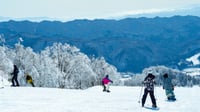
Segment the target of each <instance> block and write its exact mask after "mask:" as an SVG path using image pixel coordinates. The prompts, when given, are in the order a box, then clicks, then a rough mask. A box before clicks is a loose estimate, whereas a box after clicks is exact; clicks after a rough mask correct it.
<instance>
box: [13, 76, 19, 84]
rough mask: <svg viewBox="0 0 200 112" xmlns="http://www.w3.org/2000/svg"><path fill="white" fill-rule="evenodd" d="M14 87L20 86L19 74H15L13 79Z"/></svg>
mask: <svg viewBox="0 0 200 112" xmlns="http://www.w3.org/2000/svg"><path fill="white" fill-rule="evenodd" d="M15 82H16V85H15ZM12 86H19V82H18V80H17V74H14V76H13V78H12Z"/></svg>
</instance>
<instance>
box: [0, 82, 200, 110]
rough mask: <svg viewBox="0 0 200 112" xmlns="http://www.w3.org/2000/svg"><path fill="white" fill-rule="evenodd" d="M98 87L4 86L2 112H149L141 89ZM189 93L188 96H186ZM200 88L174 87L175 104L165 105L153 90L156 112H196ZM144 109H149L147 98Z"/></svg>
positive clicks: (161, 92)
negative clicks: (142, 104)
mask: <svg viewBox="0 0 200 112" xmlns="http://www.w3.org/2000/svg"><path fill="white" fill-rule="evenodd" d="M110 90H111V93H105V92H102V87H101V86H96V87H92V88H89V89H86V90H72V89H55V88H32V87H14V88H12V87H6V88H4V89H0V98H1V102H0V110H1V112H27V111H28V112H133V111H135V112H150V111H154V110H149V109H145V108H142V107H141V104H140V103H138V100H139V95H140V91H141V87H117V86H111V88H110ZM188 91H190V94H188ZM199 92H200V89H199V87H193V88H178V87H177V88H175V94H176V97H177V101H176V102H167V101H166V97H165V93H164V90H163V89H162V88H159V87H158V88H156V89H155V96H156V99H157V105H158V106H159V108H160V109H159V110H158V112H198V111H199V103H198V102H199V99H198V97H199V94H198V93H199ZM146 106H151V101H150V98H149V96H148V97H147V101H146Z"/></svg>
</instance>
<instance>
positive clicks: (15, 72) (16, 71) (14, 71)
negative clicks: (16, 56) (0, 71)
mask: <svg viewBox="0 0 200 112" xmlns="http://www.w3.org/2000/svg"><path fill="white" fill-rule="evenodd" d="M18 73H19V69H18V68H17V66H16V65H14V70H13V73H12V74H13V75H14V76H16V75H17V74H18Z"/></svg>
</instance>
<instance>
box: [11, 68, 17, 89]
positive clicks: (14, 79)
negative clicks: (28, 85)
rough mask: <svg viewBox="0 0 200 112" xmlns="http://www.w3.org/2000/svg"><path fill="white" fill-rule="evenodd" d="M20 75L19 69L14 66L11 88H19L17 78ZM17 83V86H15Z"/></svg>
mask: <svg viewBox="0 0 200 112" xmlns="http://www.w3.org/2000/svg"><path fill="white" fill-rule="evenodd" d="M18 73H19V69H18V68H17V66H16V65H14V70H13V73H11V74H12V75H13V77H12V85H11V86H14V87H15V86H19V82H18V80H17V76H18ZM15 83H16V85H15Z"/></svg>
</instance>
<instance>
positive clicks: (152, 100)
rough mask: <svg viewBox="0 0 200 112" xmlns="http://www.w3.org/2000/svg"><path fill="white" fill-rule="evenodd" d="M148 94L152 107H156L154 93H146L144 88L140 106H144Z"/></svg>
mask: <svg viewBox="0 0 200 112" xmlns="http://www.w3.org/2000/svg"><path fill="white" fill-rule="evenodd" d="M148 93H149V95H150V98H151V102H152V105H153V106H156V99H155V96H154V91H148V90H147V89H146V88H145V89H144V95H143V97H142V106H144V104H145V102H146V98H147V95H148Z"/></svg>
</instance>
